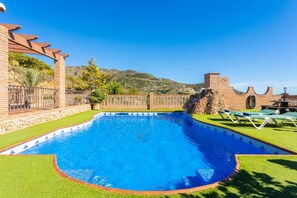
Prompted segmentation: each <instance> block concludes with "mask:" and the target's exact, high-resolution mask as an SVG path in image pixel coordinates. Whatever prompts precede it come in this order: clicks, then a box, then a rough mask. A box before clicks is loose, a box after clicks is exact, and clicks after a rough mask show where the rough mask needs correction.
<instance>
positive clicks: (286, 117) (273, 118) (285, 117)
mask: <svg viewBox="0 0 297 198" xmlns="http://www.w3.org/2000/svg"><path fill="white" fill-rule="evenodd" d="M234 116H235V118H236V120H237V122H239V123H240V124H245V123H246V121H249V122H250V123H251V124H252V125H253V126H254V127H255V128H256V129H262V128H263V127H264V126H265V125H266V124H267V123H272V122H273V123H275V124H276V125H277V126H279V125H282V124H283V123H284V122H285V121H290V122H291V123H293V124H294V126H295V127H297V124H296V122H295V121H294V120H296V119H297V113H296V112H288V113H284V114H281V115H252V114H249V113H243V114H235V115H234ZM243 119H244V120H245V121H244V122H243ZM255 120H263V122H261V123H260V124H258V125H257V124H256V123H255ZM277 120H281V123H278V122H277Z"/></svg>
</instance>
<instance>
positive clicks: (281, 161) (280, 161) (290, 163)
mask: <svg viewBox="0 0 297 198" xmlns="http://www.w3.org/2000/svg"><path fill="white" fill-rule="evenodd" d="M268 161H269V162H272V163H275V164H279V165H282V166H284V167H285V168H289V169H292V170H297V162H295V161H291V160H285V159H269V160H268ZM296 188H297V186H296ZM296 196H297V195H296Z"/></svg>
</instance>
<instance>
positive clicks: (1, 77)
mask: <svg viewBox="0 0 297 198" xmlns="http://www.w3.org/2000/svg"><path fill="white" fill-rule="evenodd" d="M7 104H8V30H7V28H5V27H3V26H1V25H0V119H4V118H7V117H8V108H7V106H8V105H7Z"/></svg>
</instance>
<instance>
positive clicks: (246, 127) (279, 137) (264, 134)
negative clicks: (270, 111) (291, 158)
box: [193, 114, 297, 153]
mask: <svg viewBox="0 0 297 198" xmlns="http://www.w3.org/2000/svg"><path fill="white" fill-rule="evenodd" d="M193 118H195V119H197V120H198V121H202V122H206V123H210V124H213V125H217V126H222V127H225V128H229V129H232V130H234V131H237V132H240V133H242V134H246V135H249V136H252V137H254V138H257V139H259V140H263V141H265V142H268V143H271V144H274V145H277V146H279V147H282V148H285V149H288V150H291V151H294V152H296V153H297V127H295V126H294V125H293V124H291V123H285V124H284V126H276V125H275V124H267V125H266V126H265V127H264V128H263V129H261V130H257V129H255V128H254V127H253V126H252V124H251V123H249V122H247V123H246V124H237V123H233V122H231V121H230V120H224V119H222V118H221V117H220V116H219V115H216V116H214V115H198V114H195V115H193Z"/></svg>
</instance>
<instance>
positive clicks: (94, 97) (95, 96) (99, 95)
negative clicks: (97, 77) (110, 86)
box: [90, 89, 106, 103]
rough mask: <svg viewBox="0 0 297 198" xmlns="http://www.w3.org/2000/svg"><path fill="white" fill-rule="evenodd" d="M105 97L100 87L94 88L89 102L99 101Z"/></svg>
mask: <svg viewBox="0 0 297 198" xmlns="http://www.w3.org/2000/svg"><path fill="white" fill-rule="evenodd" d="M105 98H106V94H105V93H104V92H102V91H101V90H100V89H96V90H95V91H93V92H92V93H91V95H90V103H101V102H102V101H103V100H104V99H105Z"/></svg>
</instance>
